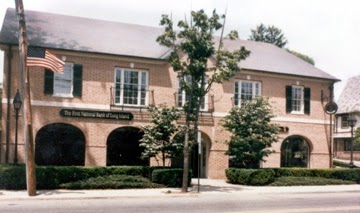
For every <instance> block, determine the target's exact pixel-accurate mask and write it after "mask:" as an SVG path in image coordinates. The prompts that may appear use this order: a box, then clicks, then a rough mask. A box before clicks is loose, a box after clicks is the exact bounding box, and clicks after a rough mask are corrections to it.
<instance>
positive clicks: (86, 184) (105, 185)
mask: <svg viewBox="0 0 360 213" xmlns="http://www.w3.org/2000/svg"><path fill="white" fill-rule="evenodd" d="M157 187H162V185H160V184H155V183H152V182H151V181H150V180H149V179H147V178H144V177H142V176H129V175H109V176H98V177H93V178H89V179H85V180H80V181H76V182H69V183H63V184H60V188H63V189H129V188H157Z"/></svg>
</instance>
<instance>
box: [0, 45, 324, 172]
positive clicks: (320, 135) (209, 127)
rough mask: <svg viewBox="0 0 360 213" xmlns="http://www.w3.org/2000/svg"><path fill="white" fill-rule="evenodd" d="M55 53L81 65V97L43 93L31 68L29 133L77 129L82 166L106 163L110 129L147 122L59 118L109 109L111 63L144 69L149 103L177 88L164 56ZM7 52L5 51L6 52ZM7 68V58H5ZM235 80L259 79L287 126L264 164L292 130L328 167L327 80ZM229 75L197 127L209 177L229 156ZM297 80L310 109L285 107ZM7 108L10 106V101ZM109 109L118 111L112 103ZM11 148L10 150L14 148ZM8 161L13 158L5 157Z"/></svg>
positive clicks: (275, 161)
mask: <svg viewBox="0 0 360 213" xmlns="http://www.w3.org/2000/svg"><path fill="white" fill-rule="evenodd" d="M54 53H56V54H57V55H58V56H59V57H61V56H66V61H67V62H73V63H76V64H82V65H83V92H82V97H81V98H60V97H53V96H52V95H44V91H43V90H44V71H43V70H42V69H33V68H32V69H30V78H31V79H32V82H31V83H32V85H31V95H32V100H33V106H32V110H33V111H32V113H33V127H34V137H36V134H37V132H38V131H39V130H40V129H41V128H42V127H44V126H45V125H47V124H52V123H58V122H59V123H66V124H71V125H73V126H75V127H77V128H79V129H80V130H81V131H82V132H83V134H84V137H85V140H86V152H85V164H86V165H106V142H107V137H108V136H109V134H110V133H111V132H112V131H113V130H115V129H116V128H119V127H124V126H134V127H141V126H143V125H147V124H148V121H149V116H148V114H147V112H146V111H140V110H137V111H133V112H132V113H133V114H134V120H132V121H117V120H101V119H90V118H70V117H62V116H61V115H60V114H59V111H60V110H61V109H62V108H74V109H83V108H88V109H101V110H111V108H110V101H111V100H110V97H111V96H110V88H111V87H112V86H113V85H114V70H115V68H116V67H123V68H128V67H131V66H132V64H133V65H134V67H133V68H134V69H142V70H148V73H149V90H152V91H153V93H151V94H153V97H152V99H153V102H154V104H156V105H159V104H163V103H165V104H167V105H168V106H174V104H175V96H174V93H175V92H176V85H177V82H176V75H177V74H176V73H175V72H173V71H172V69H171V68H170V67H169V65H168V64H167V63H166V62H164V61H154V60H153V61H152V60H145V59H136V58H125V57H116V56H104V55H94V54H93V55H91V54H83V53H74V52H62V51H54ZM17 55H18V53H17V52H16V51H14V58H13V60H12V68H13V70H12V76H13V77H12V78H11V79H10V80H11V84H12V89H11V96H14V94H15V92H16V89H17V88H19V83H18V78H17V77H16V76H18V75H19V73H18V70H19V69H18V66H17V64H18V58H17ZM5 56H6V52H5ZM4 62H5V64H4V67H5V68H6V67H7V64H6V63H7V60H5V61H4ZM4 70H5V72H4V96H3V97H6V94H7V92H8V91H7V90H6V85H7V82H8V80H9V79H7V73H6V69H4ZM234 79H246V80H251V81H259V82H261V84H262V95H263V96H267V97H270V102H271V104H272V106H273V110H274V113H275V114H276V116H277V117H276V118H275V119H274V122H275V123H278V124H279V125H282V126H286V127H288V128H289V131H288V132H286V133H282V134H280V139H279V142H278V143H275V144H274V145H273V147H272V149H273V150H275V153H274V154H272V155H271V156H269V157H268V158H267V159H266V162H265V163H263V166H264V167H279V166H280V152H281V143H282V141H283V140H284V139H286V138H287V137H289V136H291V135H299V136H302V137H304V138H306V140H307V141H308V142H309V144H310V147H311V151H310V153H311V157H310V167H311V168H328V167H329V155H328V153H329V151H328V141H329V137H328V136H329V128H328V122H329V117H328V116H327V115H326V114H325V113H324V111H323V106H324V105H325V104H326V103H321V100H320V94H321V91H322V90H323V91H324V93H325V95H328V94H327V93H328V87H329V82H326V81H321V80H314V79H310V78H301V77H289V76H285V75H277V74H266V73H257V72H251V71H242V72H241V73H240V74H237V75H236V76H235V78H234ZM234 79H231V80H230V81H229V82H225V83H224V84H214V85H213V87H212V89H211V91H210V92H209V94H210V95H213V97H214V99H213V100H214V112H213V116H210V115H209V114H204V115H203V116H202V117H200V122H199V123H200V130H201V131H202V132H203V133H204V134H206V136H207V137H208V138H209V139H210V141H211V142H210V146H211V150H210V153H209V157H208V177H210V178H224V177H225V173H224V170H225V169H226V168H227V167H228V156H227V155H225V151H226V150H227V145H226V144H225V143H224V142H225V140H228V139H229V133H227V132H225V131H224V130H223V129H222V127H221V126H220V125H219V122H220V120H221V119H222V118H223V116H224V115H225V114H226V113H227V112H228V111H229V110H230V108H231V107H232V105H233V100H232V98H233V96H234V81H235V80H234ZM286 85H301V86H304V87H310V88H311V114H310V115H297V114H287V113H286V112H285V86H286ZM11 107H12V106H11ZM6 109H7V104H6V102H5V103H4V104H3V106H2V112H3V120H2V127H3V134H2V136H1V137H2V143H1V162H4V161H5V160H4V156H5V143H6V132H5V130H6V128H5V126H6V125H7V121H6V115H7V113H6ZM112 110H121V108H117V109H116V108H114V109H112ZM10 112H11V116H10V122H9V125H10V135H9V136H10V144H11V147H10V148H11V149H12V144H13V143H14V134H15V133H14V117H13V109H12V108H11V110H10ZM19 124H20V125H19V127H20V128H19V147H20V148H19V159H20V161H23V155H24V152H23V148H21V146H23V134H21V133H22V131H23V129H22V127H21V126H22V125H21V124H22V118H20V120H19ZM11 149H10V153H12V152H13V151H12V150H11ZM10 161H12V159H11V158H10Z"/></svg>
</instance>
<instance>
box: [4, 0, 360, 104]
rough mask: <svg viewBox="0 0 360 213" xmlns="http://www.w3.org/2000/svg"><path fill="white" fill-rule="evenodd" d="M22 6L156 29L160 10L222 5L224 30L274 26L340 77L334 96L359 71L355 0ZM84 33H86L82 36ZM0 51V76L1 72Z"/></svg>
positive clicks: (91, 1)
mask: <svg viewBox="0 0 360 213" xmlns="http://www.w3.org/2000/svg"><path fill="white" fill-rule="evenodd" d="M23 3H24V8H25V14H26V10H36V11H43V12H50V13H58V14H65V15H72V16H82V17H91V18H95V19H103V20H111V21H117V22H126V23H135V24H141V25H148V26H155V27H159V21H160V18H161V14H172V17H173V20H174V21H178V20H180V19H183V18H184V17H185V14H186V16H187V17H189V11H190V10H198V9H205V11H207V12H209V13H210V12H211V11H212V10H213V9H216V10H217V12H218V13H219V14H223V13H224V11H225V8H226V6H227V5H228V12H227V19H226V30H227V31H230V30H237V31H238V32H239V35H240V38H242V39H247V38H248V37H249V34H250V29H253V28H255V27H256V26H257V25H258V24H260V23H264V24H265V25H274V26H276V27H278V28H280V29H281V30H282V31H283V33H284V34H285V37H286V38H287V40H288V41H289V43H288V44H287V46H286V47H287V48H290V49H291V50H295V51H297V52H301V53H303V54H306V55H309V56H310V57H312V58H313V59H314V60H315V65H316V67H318V68H320V69H321V70H323V71H325V72H328V73H329V74H331V75H333V76H335V77H336V78H338V79H341V80H342V82H340V83H336V84H335V98H336V100H337V99H338V97H339V95H340V93H341V91H342V89H343V86H344V84H345V83H346V81H347V79H348V78H349V77H352V76H355V75H359V74H360V63H359V62H358V59H359V56H360V53H359V50H360V39H359V36H360V12H359V5H360V1H357V0H345V1H340V0H291V1H290V0H271V1H270V0H130V1H129V0H102V1H99V0H23ZM8 7H13V8H14V7H15V1H14V0H0V26H2V20H3V17H4V15H5V11H6V8H8ZM84 36H86V35H84ZM3 58H4V57H3V53H2V52H1V53H0V79H1V81H2V73H3V69H4V68H3Z"/></svg>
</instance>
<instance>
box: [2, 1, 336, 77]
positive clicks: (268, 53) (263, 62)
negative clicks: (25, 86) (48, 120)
mask: <svg viewBox="0 0 360 213" xmlns="http://www.w3.org/2000/svg"><path fill="white" fill-rule="evenodd" d="M25 18H26V27H27V39H28V44H29V45H32V46H39V47H45V48H50V49H62V50H72V51H81V52H91V53H102V54H112V55H121V56H130V57H141V58H149V59H158V60H165V59H166V57H167V56H168V55H169V54H168V53H169V51H170V50H169V49H168V48H167V47H164V46H161V45H159V44H158V43H157V42H156V38H157V37H158V36H159V35H160V34H161V33H163V31H164V29H162V28H156V27H148V26H141V25H135V24H125V23H118V22H111V21H103V20H95V19H89V18H82V17H74V16H66V15H59V14H51V13H44V12H35V11H29V10H27V11H25ZM17 32H18V22H17V17H16V12H15V9H13V8H8V9H7V11H6V15H5V19H4V23H3V27H2V29H1V32H0V44H18V36H17V34H18V33H17ZM241 46H245V47H246V49H248V50H250V51H251V54H250V56H249V57H248V58H247V59H246V60H244V61H241V64H240V67H241V68H243V69H248V70H256V71H262V72H271V73H279V74H287V75H295V76H306V77H312V78H320V79H327V80H331V81H339V79H337V78H335V77H334V76H332V75H330V74H328V73H326V72H324V71H322V70H320V69H318V68H316V67H315V66H313V65H311V64H309V63H307V62H305V61H303V60H302V59H300V58H298V57H296V56H294V55H293V54H291V53H288V52H287V51H286V50H284V49H281V48H278V47H276V46H275V45H272V44H268V43H263V42H255V41H246V40H235V41H232V40H227V39H225V40H224V48H225V49H228V50H235V49H238V48H240V47H241Z"/></svg>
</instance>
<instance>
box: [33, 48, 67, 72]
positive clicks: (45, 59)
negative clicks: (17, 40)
mask: <svg viewBox="0 0 360 213" xmlns="http://www.w3.org/2000/svg"><path fill="white" fill-rule="evenodd" d="M64 65H65V63H64V62H63V61H62V60H60V59H59V58H57V57H56V56H55V55H54V54H52V53H50V52H49V51H47V50H46V49H44V48H41V47H29V48H28V54H27V59H26V66H28V67H43V68H46V69H49V70H52V71H54V72H58V73H64Z"/></svg>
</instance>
